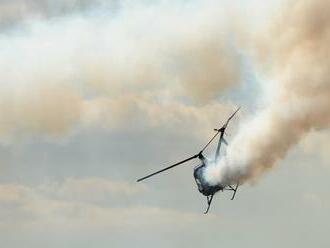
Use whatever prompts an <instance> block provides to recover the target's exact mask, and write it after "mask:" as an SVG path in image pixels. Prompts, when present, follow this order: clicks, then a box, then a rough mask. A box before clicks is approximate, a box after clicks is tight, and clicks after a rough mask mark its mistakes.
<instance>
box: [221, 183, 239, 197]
mask: <svg viewBox="0 0 330 248" xmlns="http://www.w3.org/2000/svg"><path fill="white" fill-rule="evenodd" d="M238 185H239V183H237V184H236V186H235V188H234V187H233V186H231V185H229V186H228V188H224V189H225V190H232V191H234V193H233V196H232V197H231V198H230V200H234V198H235V195H236V192H237V189H238Z"/></svg>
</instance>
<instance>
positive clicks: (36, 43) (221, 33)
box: [0, 0, 330, 248]
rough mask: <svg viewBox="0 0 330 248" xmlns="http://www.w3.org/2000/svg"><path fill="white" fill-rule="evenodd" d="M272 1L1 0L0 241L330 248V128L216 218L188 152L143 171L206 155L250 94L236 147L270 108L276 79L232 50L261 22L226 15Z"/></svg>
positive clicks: (12, 244) (217, 204)
mask: <svg viewBox="0 0 330 248" xmlns="http://www.w3.org/2000/svg"><path fill="white" fill-rule="evenodd" d="M273 2H274V6H275V5H276V4H277V3H278V1H272V3H273ZM285 4H286V2H285V1H284V6H286V5H285ZM265 5H267V4H265V3H263V1H258V0H253V1H251V2H250V4H249V3H246V1H237V2H234V3H230V2H229V1H221V3H220V2H219V1H213V0H208V1H205V3H200V2H198V1H194V0H192V1H180V3H175V2H174V1H173V2H165V1H139V2H138V3H132V2H130V1H109V2H108V1H96V2H95V1H88V0H85V1H69V0H61V1H19V0H17V1H0V26H1V29H2V33H1V34H0V54H2V56H1V57H2V58H0V67H1V69H0V95H1V96H2V98H1V100H0V103H1V104H0V114H1V116H3V118H2V119H3V121H2V122H1V123H0V137H1V139H0V141H1V145H0V161H1V163H0V240H1V244H2V246H3V247H7V248H20V247H35V248H39V247H40V248H41V247H50V248H52V247H54V248H55V247H61V248H69V247H70V248H75V247H79V248H84V247H86V248H87V247H98V248H103V247H118V248H119V247H132V246H133V247H145V248H149V247H150V248H151V247H164V248H165V247H183V246H187V247H192V248H194V247H201V246H205V247H210V246H226V247H242V246H244V247H253V248H259V247H260V248H261V247H274V248H275V247H301V248H304V247H306V248H307V247H329V245H330V238H329V235H328V233H327V230H329V228H330V224H329V221H328V220H329V219H330V214H329V209H330V199H329V197H328V195H329V189H330V182H329V180H328V177H329V173H330V167H329V161H330V157H329V154H328V147H329V145H330V143H329V138H330V136H329V131H328V130H327V129H326V128H325V129H324V130H323V131H313V132H312V133H310V134H308V135H306V136H304V137H303V140H302V141H301V142H299V144H297V145H296V146H294V148H293V149H291V150H290V152H289V153H288V155H287V156H286V157H285V159H284V160H281V161H279V162H278V166H276V167H274V168H273V169H272V170H270V171H268V172H267V173H265V174H264V175H263V176H261V177H260V178H258V179H256V180H255V181H252V182H250V183H247V184H245V185H243V186H242V187H240V188H239V191H238V193H237V196H236V199H235V200H234V201H230V195H229V194H228V193H219V194H217V195H216V197H215V199H214V202H213V205H212V207H211V210H210V213H209V214H208V215H204V214H203V211H204V209H205V207H206V200H205V199H204V197H203V196H202V195H200V194H199V193H198V191H197V187H196V185H195V183H194V181H193V177H192V169H193V167H194V166H195V165H196V163H194V162H191V163H189V164H187V165H185V166H181V167H178V168H176V169H175V170H172V171H169V172H167V173H164V174H163V175H159V176H157V177H155V178H152V179H150V180H149V181H145V182H143V183H140V184H137V183H136V182H135V180H136V179H137V178H139V177H140V176H143V175H145V174H147V173H149V172H151V171H153V170H155V169H158V168H162V167H163V166H166V165H168V164H169V163H171V162H175V161H177V160H180V159H183V158H185V157H187V156H189V155H191V154H194V153H196V152H198V151H199V150H200V148H201V147H202V146H203V144H204V143H205V142H206V141H207V140H208V138H209V137H210V136H211V135H212V134H213V133H212V132H213V131H212V128H215V127H217V126H218V125H220V124H221V123H222V121H224V119H225V118H226V116H227V115H228V114H229V113H230V112H231V111H232V110H233V109H234V108H235V107H236V106H237V105H241V106H242V111H241V113H240V115H239V116H238V117H237V118H236V119H235V120H234V121H233V125H232V126H231V127H230V129H229V130H228V133H229V137H228V141H229V143H230V141H231V139H232V138H233V137H234V135H235V132H236V130H237V128H238V126H239V124H240V123H241V122H244V121H245V120H246V119H248V118H250V117H251V116H253V115H254V113H255V112H256V111H257V110H258V109H259V108H260V106H261V105H262V104H263V100H264V99H262V97H263V96H262V93H263V92H262V89H261V85H263V84H267V83H268V82H267V80H266V79H265V78H264V77H263V75H262V73H259V70H260V71H261V69H260V68H259V67H258V66H255V65H253V63H252V60H250V56H251V54H250V52H251V50H249V49H250V48H249V46H248V45H246V46H242V47H241V48H237V47H239V46H241V44H242V42H243V43H245V42H246V44H247V43H248V39H246V36H248V37H249V38H250V36H249V35H251V36H253V34H252V33H253V32H251V33H248V34H245V35H242V37H241V36H236V35H233V34H232V33H235V32H237V33H240V34H242V33H241V31H242V26H241V23H240V22H239V21H237V22H234V21H228V20H231V19H230V18H232V17H234V16H236V15H237V13H239V14H240V18H242V20H246V19H245V18H246V15H248V14H249V13H250V11H252V10H253V13H255V16H254V17H253V18H250V20H249V21H247V23H248V27H253V30H255V32H257V30H258V29H259V28H260V27H259V25H260V26H261V24H259V23H258V21H257V20H268V18H270V16H271V15H272V12H273V11H274V9H271V8H269V7H267V6H265ZM224 7H228V9H229V11H226V9H225V8H224ZM8 10H10V11H8ZM227 12H228V13H227ZM3 13H5V14H3ZM119 13H120V14H119ZM122 13H123V14H122ZM152 20H154V22H153V23H152V22H151V21H152ZM169 20H170V21H169ZM247 23H246V24H247ZM101 24H102V25H101ZM146 24H148V27H146ZM327 28H329V27H327ZM243 29H244V28H243ZM228 30H230V31H232V33H231V34H230V35H228ZM233 30H235V31H233ZM200 32H203V33H204V35H199V34H200ZM243 33H244V32H243ZM244 39H246V40H244ZM233 44H234V45H233ZM245 49H246V50H245ZM217 56H219V60H218V59H217ZM191 71H193V72H191ZM212 148H214V147H211V149H210V151H209V152H211V151H212Z"/></svg>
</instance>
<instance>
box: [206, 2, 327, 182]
mask: <svg viewBox="0 0 330 248" xmlns="http://www.w3.org/2000/svg"><path fill="white" fill-rule="evenodd" d="M289 3H290V4H288V2H286V5H285V9H283V12H282V15H281V16H279V17H277V18H275V20H274V22H273V23H272V24H271V26H270V27H268V30H271V31H268V33H267V34H268V35H270V38H269V39H268V40H267V42H266V43H265V46H264V49H265V50H264V51H262V55H265V54H267V56H268V58H267V59H265V58H262V62H263V63H265V62H267V63H269V65H270V66H271V68H272V69H271V70H270V71H269V69H268V72H267V73H268V74H267V77H268V78H269V79H271V80H269V83H270V84H271V87H269V88H268V89H267V91H266V92H265V94H267V97H269V101H268V103H267V104H266V106H265V107H264V108H263V109H262V110H261V111H259V112H258V113H257V114H256V116H254V117H253V118H252V119H250V120H248V121H246V122H244V123H242V125H241V127H240V128H239V131H238V134H237V135H236V137H235V138H234V139H233V141H232V143H231V145H230V146H229V147H228V151H227V156H226V157H225V158H224V159H223V160H222V161H221V162H220V164H219V165H217V166H216V167H212V168H210V170H209V171H208V173H207V174H206V175H207V177H208V178H209V180H211V181H212V182H213V183H216V182H225V183H234V182H236V181H237V180H239V181H240V182H241V183H243V182H244V181H246V180H249V179H252V178H255V177H256V176H259V175H260V174H261V173H263V172H264V171H266V170H268V169H270V168H271V167H273V166H274V165H275V164H276V163H277V162H278V161H279V160H281V159H283V158H284V157H285V155H286V154H287V152H288V151H289V150H290V148H291V147H292V146H293V145H295V144H296V143H298V142H299V141H300V139H301V138H302V137H303V136H304V135H306V134H307V133H308V132H309V131H311V130H313V129H314V130H322V129H326V128H329V127H330V60H329V56H330V47H329V44H330V16H329V15H328V13H327V12H328V11H327V10H329V9H330V1H328V0H307V1H290V2H289ZM258 44H260V42H259V43H258Z"/></svg>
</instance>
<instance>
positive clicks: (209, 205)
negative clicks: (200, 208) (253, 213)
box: [204, 183, 239, 214]
mask: <svg viewBox="0 0 330 248" xmlns="http://www.w3.org/2000/svg"><path fill="white" fill-rule="evenodd" d="M238 185H239V183H237V184H236V186H235V188H234V187H233V186H231V185H229V186H228V187H227V188H224V190H231V191H234V193H233V195H232V197H231V198H230V200H234V198H235V195H236V192H237V189H238ZM213 196H214V194H213V195H210V196H206V199H207V209H206V211H205V212H204V214H207V213H208V212H209V209H210V207H211V203H212V200H213Z"/></svg>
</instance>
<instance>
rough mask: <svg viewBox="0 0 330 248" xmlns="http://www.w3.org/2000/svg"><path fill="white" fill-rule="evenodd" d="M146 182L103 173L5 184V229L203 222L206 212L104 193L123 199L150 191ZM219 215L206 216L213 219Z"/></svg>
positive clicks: (0, 198) (1, 189)
mask: <svg viewBox="0 0 330 248" xmlns="http://www.w3.org/2000/svg"><path fill="white" fill-rule="evenodd" d="M144 191H145V188H144V187H143V186H137V185H130V184H128V183H125V182H114V181H109V180H105V179H101V178H85V179H68V180H66V181H65V182H63V183H57V182H55V183H51V184H46V185H45V184H44V185H39V186H37V187H31V186H27V185H19V184H2V185H0V203H1V204H0V205H1V207H0V210H1V211H0V213H1V222H0V228H1V229H2V228H7V229H8V228H9V229H12V228H23V227H24V228H35V230H42V229H43V228H59V230H58V231H60V230H61V229H62V228H65V229H71V231H72V229H73V230H76V231H78V230H93V229H94V231H95V228H96V230H99V229H102V228H111V230H112V228H125V229H127V230H128V229H134V228H139V227H140V226H141V225H144V226H149V227H150V226H154V225H157V226H159V225H174V224H175V223H176V224H175V225H182V228H183V227H184V226H187V225H189V224H191V223H194V222H198V221H201V220H202V219H201V216H200V215H197V214H193V213H186V212H179V211H176V210H173V209H162V208H158V207H150V206H149V207H148V206H141V205H134V206H131V207H121V208H118V207H115V206H114V205H113V203H112V204H110V205H109V204H106V203H105V198H108V197H109V198H111V195H113V194H121V199H122V201H125V198H126V197H130V196H131V194H140V193H145V192H144ZM212 218H214V217H212V216H211V217H209V218H207V219H208V220H209V219H212Z"/></svg>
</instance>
